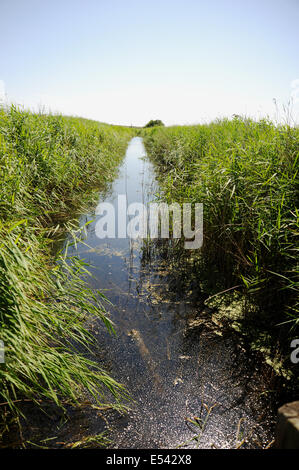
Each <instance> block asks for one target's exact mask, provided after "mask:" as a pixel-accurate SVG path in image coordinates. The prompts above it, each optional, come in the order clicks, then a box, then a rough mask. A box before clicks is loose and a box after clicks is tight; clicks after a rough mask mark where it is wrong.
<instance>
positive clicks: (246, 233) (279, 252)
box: [143, 117, 299, 354]
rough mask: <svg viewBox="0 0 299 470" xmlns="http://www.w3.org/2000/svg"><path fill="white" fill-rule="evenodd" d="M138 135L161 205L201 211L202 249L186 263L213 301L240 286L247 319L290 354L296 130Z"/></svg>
mask: <svg viewBox="0 0 299 470" xmlns="http://www.w3.org/2000/svg"><path fill="white" fill-rule="evenodd" d="M143 135H144V139H145V145H146V148H147V150H148V152H149V154H150V157H151V158H152V160H153V161H154V162H155V163H156V167H157V170H158V175H159V179H160V183H161V187H162V189H163V194H164V197H165V198H166V199H167V200H168V201H169V202H172V201H177V202H194V203H195V202H202V203H203V205H204V246H203V249H202V250H201V252H200V253H194V254H193V255H192V256H193V262H194V257H197V258H198V259H199V258H200V259H201V260H202V261H203V263H204V266H205V267H206V269H207V271H209V272H208V274H209V277H210V288H211V291H212V293H217V290H218V291H219V290H221V289H229V288H231V287H235V286H238V288H237V289H236V290H237V291H238V292H239V291H240V290H241V291H242V295H243V296H245V298H246V302H245V304H244V305H245V307H244V309H243V314H244V316H245V318H246V319H247V320H249V321H252V323H253V326H254V327H256V328H257V329H258V327H259V326H261V325H262V326H263V328H264V331H266V332H270V333H271V335H273V338H274V337H275V338H276V339H277V338H278V341H280V343H281V344H280V346H281V345H282V343H283V344H284V345H285V348H286V350H287V353H288V354H289V342H288V341H287V340H286V338H287V335H288V332H289V330H290V329H291V334H292V335H293V336H294V335H296V334H297V335H298V333H299V313H298V245H297V243H296V242H297V240H298V238H297V237H298V215H299V214H298V157H299V129H298V128H292V127H290V126H287V125H281V126H275V125H274V124H273V123H272V122H269V121H267V120H261V121H259V122H254V121H252V120H250V119H245V118H244V119H243V118H240V117H236V118H235V119H233V120H228V119H224V120H219V121H216V122H213V123H211V124H210V125H198V126H178V127H171V128H154V129H148V130H144V131H143ZM189 255H190V254H188V253H183V254H182V255H181V256H185V257H187V256H189ZM199 266H200V268H199V272H198V281H200V280H201V279H202V267H203V265H202V264H200V265H199ZM219 279H221V283H222V284H221V283H219V284H218V280H219ZM282 324H283V325H282ZM278 325H280V326H278ZM274 342H275V341H274Z"/></svg>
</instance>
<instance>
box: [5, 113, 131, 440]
mask: <svg viewBox="0 0 299 470" xmlns="http://www.w3.org/2000/svg"><path fill="white" fill-rule="evenodd" d="M131 134H132V130H130V129H127V128H122V127H119V126H107V125H100V124H98V123H96V122H93V121H87V120H84V119H79V118H71V117H62V116H57V115H43V114H32V113H30V112H25V111H22V110H20V109H17V108H16V107H14V106H12V107H10V108H6V109H4V108H2V109H0V184H1V192H0V340H1V341H3V342H4V345H5V363H3V364H0V424H1V426H0V436H1V434H2V433H3V432H4V430H5V429H7V423H8V422H9V416H14V417H18V416H20V414H21V413H22V406H21V405H22V401H24V400H25V401H29V400H32V401H33V402H35V403H36V404H38V405H40V404H42V403H43V401H49V400H50V401H51V402H53V403H56V404H58V405H59V406H63V405H64V404H65V403H70V404H76V403H79V401H80V399H82V397H83V396H84V394H86V393H88V394H89V395H92V396H93V397H94V398H95V399H96V400H97V401H98V402H100V403H105V392H109V394H110V393H112V394H113V395H114V396H115V397H116V405H115V406H118V405H117V403H118V402H119V400H120V398H121V397H122V396H124V395H125V392H124V389H123V387H122V386H121V385H120V384H118V383H117V382H116V381H115V380H114V379H112V378H111V377H109V375H108V374H107V373H106V372H105V371H104V370H102V369H101V368H100V367H99V366H98V365H97V364H96V363H94V362H93V361H92V360H90V359H87V356H86V355H85V354H84V353H82V348H83V349H84V348H88V347H89V346H90V344H91V343H92V336H91V335H90V333H89V332H88V330H87V329H86V328H85V326H84V325H85V321H86V318H88V316H92V317H97V318H99V319H100V320H102V321H103V323H104V325H105V327H107V328H108V329H109V330H110V331H113V326H112V324H111V322H110V320H109V318H108V315H107V313H106V311H105V308H104V304H103V302H105V299H104V298H103V296H101V294H100V293H99V292H94V291H92V290H90V289H88V288H87V286H86V283H85V280H84V278H85V277H86V276H88V275H89V274H88V270H87V268H86V265H85V264H84V263H83V262H82V261H80V260H78V259H77V258H68V257H67V252H65V253H64V254H63V255H62V254H58V255H57V256H56V258H55V259H53V257H52V256H51V254H50V253H51V241H52V238H53V236H54V233H55V231H56V230H57V229H58V228H59V226H58V222H57V221H58V220H63V219H61V215H63V217H66V218H68V217H69V211H70V208H72V209H74V208H76V209H78V208H79V207H81V205H82V201H84V200H86V199H87V195H88V194H89V193H90V190H91V188H102V189H103V188H105V185H106V184H107V183H108V182H109V181H110V180H111V178H112V177H113V175H114V174H115V172H116V169H117V166H118V164H119V162H120V160H121V158H122V156H123V155H124V152H125V148H126V145H127V142H128V139H129V138H130V137H131ZM61 225H63V224H60V226H61ZM78 347H79V349H80V351H81V352H80V353H79V352H78V351H77V350H76V348H77V349H78ZM5 423H6V424H5Z"/></svg>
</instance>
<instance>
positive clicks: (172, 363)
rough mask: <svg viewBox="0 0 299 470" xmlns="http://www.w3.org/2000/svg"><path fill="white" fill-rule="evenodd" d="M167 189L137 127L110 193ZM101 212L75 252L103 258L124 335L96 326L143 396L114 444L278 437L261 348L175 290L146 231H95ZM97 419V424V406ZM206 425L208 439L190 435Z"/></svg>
mask: <svg viewBox="0 0 299 470" xmlns="http://www.w3.org/2000/svg"><path fill="white" fill-rule="evenodd" d="M157 191H158V187H157V183H156V181H155V176H154V169H153V167H152V165H151V163H150V162H149V160H148V159H147V157H146V152H145V149H144V146H143V142H142V139H141V138H139V137H135V138H133V139H132V140H131V142H130V144H129V146H128V149H127V152H126V156H125V159H124V162H123V164H122V166H121V168H120V171H119V176H118V178H117V179H116V180H115V182H114V184H113V185H112V187H111V190H110V192H109V193H108V194H106V195H105V201H108V202H112V203H114V204H115V206H116V205H117V204H116V203H117V196H118V195H119V194H126V196H127V199H128V203H130V202H143V203H146V202H149V201H152V200H153V199H154V197H155V194H156V193H157ZM100 201H103V195H101V196H100V200H99V202H100ZM91 220H93V222H91V223H90V224H89V225H87V237H86V239H85V243H86V244H87V245H88V247H87V246H86V245H85V244H79V245H78V246H77V247H76V248H75V247H73V248H72V251H71V252H70V254H72V255H73V254H76V255H78V256H79V257H80V258H82V259H85V260H86V261H88V262H89V263H90V264H91V265H92V266H93V268H92V273H93V276H94V277H93V279H92V280H91V281H90V283H91V284H90V285H91V287H93V288H97V289H100V290H101V291H102V292H103V293H104V294H105V295H106V296H107V298H108V299H109V300H110V302H111V303H112V305H111V306H110V305H107V310H108V311H109V312H110V315H111V318H112V320H113V322H114V324H115V329H116V336H111V335H109V334H108V333H107V332H106V331H105V329H104V328H103V327H102V325H94V326H93V333H94V334H95V335H96V338H97V340H98V343H99V346H100V348H101V351H102V357H101V361H102V362H104V364H105V367H107V368H108V370H109V373H110V374H111V375H112V376H113V377H115V378H116V379H117V380H118V381H120V382H122V383H123V384H124V385H125V386H126V388H127V389H128V391H129V393H130V394H131V396H132V398H133V401H132V403H131V404H130V406H131V411H130V412H129V413H128V415H127V416H125V417H121V418H118V417H116V416H114V417H113V418H112V421H111V423H110V425H111V429H112V432H111V434H112V435H111V437H113V441H114V442H113V444H112V445H111V447H114V448H175V447H176V446H179V445H181V444H183V443H186V441H187V443H186V444H185V447H190V448H191V447H196V446H198V447H199V448H211V447H216V448H234V447H238V446H239V445H242V446H244V447H261V446H265V445H266V443H267V442H270V441H271V439H272V430H273V426H272V418H273V417H272V415H271V410H270V409H268V408H267V406H266V405H265V400H264V395H265V391H266V388H267V383H266V380H265V379H264V377H263V370H261V369H260V368H259V367H260V366H258V364H257V363H256V362H255V359H254V357H252V356H250V355H248V354H247V353H246V352H245V351H244V349H243V348H242V347H240V346H239V345H238V344H236V340H235V339H234V338H233V337H232V335H231V334H229V333H226V334H219V331H215V330H214V329H213V328H210V327H208V326H206V325H205V322H204V321H200V319H201V318H204V315H205V312H204V311H203V312H200V311H198V308H197V307H196V305H194V304H192V303H190V302H189V301H187V300H186V299H184V298H183V299H182V298H180V295H179V292H178V295H177V297H173V296H172V300H169V297H168V296H167V292H168V289H169V285H168V281H169V280H168V277H167V266H168V264H169V263H170V262H171V260H168V259H167V258H166V259H165V257H164V258H163V257H161V258H159V256H156V257H155V258H154V260H153V261H150V260H149V259H148V258H147V257H145V256H144V247H143V244H142V241H135V242H132V241H130V240H129V239H128V238H127V239H118V238H116V239H114V240H112V239H102V240H101V239H99V238H98V237H97V236H96V233H95V224H96V222H97V220H98V219H97V217H96V216H95V211H93V212H91V213H89V214H85V215H84V216H82V217H81V219H80V223H81V225H83V224H84V223H86V222H90V221H91ZM164 294H165V295H164ZM194 417H196V418H194ZM190 419H191V420H193V421H194V422H193V424H192V422H190ZM88 421H89V423H88V427H89V428H90V429H92V430H93V432H96V431H97V429H96V426H97V424H96V423H97V421H96V418H95V417H94V416H93V414H90V415H89V416H88ZM194 423H198V424H203V423H204V426H201V427H200V426H196V424H194ZM85 425H86V423H85ZM99 432H100V430H99ZM200 433H201V436H200V439H199V440H193V441H190V439H192V437H195V436H196V435H197V434H200ZM243 438H245V441H244V443H242V440H243ZM240 443H241V444H240Z"/></svg>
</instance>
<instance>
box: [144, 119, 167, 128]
mask: <svg viewBox="0 0 299 470" xmlns="http://www.w3.org/2000/svg"><path fill="white" fill-rule="evenodd" d="M155 126H164V124H163V122H162V121H160V119H156V120H152V119H151V120H150V121H149V122H148V123H147V124H146V125H145V126H144V127H155Z"/></svg>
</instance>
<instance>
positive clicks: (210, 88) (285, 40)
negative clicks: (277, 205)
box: [0, 0, 299, 126]
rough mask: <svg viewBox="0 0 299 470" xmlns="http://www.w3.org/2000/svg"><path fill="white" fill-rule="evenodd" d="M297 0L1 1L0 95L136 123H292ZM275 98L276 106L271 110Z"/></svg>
mask: <svg viewBox="0 0 299 470" xmlns="http://www.w3.org/2000/svg"><path fill="white" fill-rule="evenodd" d="M298 25H299V0H159V1H158V0H151V1H149V0H147V1H145V0H0V43H1V45H2V47H1V54H0V97H1V96H2V98H3V96H4V94H5V96H6V100H8V101H9V102H14V103H16V104H18V105H20V106H24V107H25V108H29V109H34V110H40V109H43V110H46V111H51V112H59V113H63V114H66V115H76V116H82V117H86V118H90V119H95V120H98V121H102V122H108V123H115V124H125V125H137V126H140V125H141V126H142V125H144V124H145V123H146V122H148V121H149V120H150V119H161V120H162V121H163V122H164V123H165V124H167V125H171V124H191V123H192V124H193V123H203V122H209V121H211V120H214V119H216V118H221V117H231V116H232V115H233V114H240V115H246V116H250V117H253V118H255V119H259V118H262V117H266V116H268V117H270V118H271V119H277V120H281V119H285V115H286V113H285V111H283V106H286V105H287V103H288V101H289V100H290V98H292V102H293V104H292V109H291V112H292V116H293V119H294V120H295V121H298V117H299V26H298ZM273 99H275V100H276V102H277V108H276V107H275V105H274V102H273Z"/></svg>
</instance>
